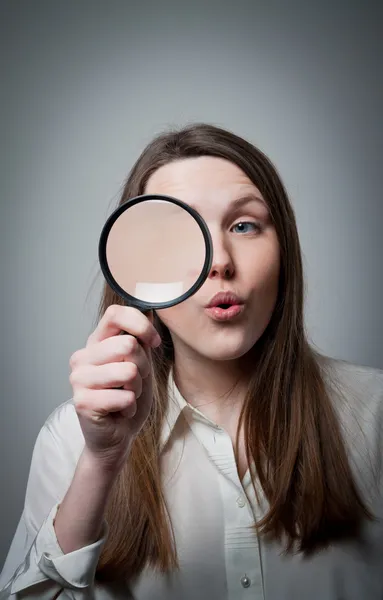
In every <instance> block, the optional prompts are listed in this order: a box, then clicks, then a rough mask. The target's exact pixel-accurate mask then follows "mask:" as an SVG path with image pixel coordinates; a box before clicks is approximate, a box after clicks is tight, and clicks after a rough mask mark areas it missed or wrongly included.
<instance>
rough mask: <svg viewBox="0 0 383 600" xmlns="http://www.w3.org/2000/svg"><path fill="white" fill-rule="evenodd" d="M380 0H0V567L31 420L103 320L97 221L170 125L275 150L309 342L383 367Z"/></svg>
mask: <svg viewBox="0 0 383 600" xmlns="http://www.w3.org/2000/svg"><path fill="white" fill-rule="evenodd" d="M379 5H380V6H381V5H382V3H379V2H367V3H366V2H362V1H360V2H358V3H356V2H339V1H335V4H333V2H332V1H331V0H326V1H322V2H320V3H318V2H307V0H306V1H303V0H302V1H301V2H296V1H290V2H286V1H284V2H283V1H281V2H274V1H270V0H268V1H267V2H266V1H264V2H260V1H253V2H243V1H240V0H237V1H236V2H234V1H232V2H227V1H222V0H221V1H219V2H211V1H206V2H202V1H201V2H196V1H195V0H194V1H193V2H188V3H186V2H182V1H180V0H178V1H177V2H176V1H174V2H172V3H171V2H169V1H167V0H162V1H161V2H158V1H155V2H147V1H145V0H144V1H140V2H137V3H136V2H135V3H133V2H128V1H106V0H105V2H97V1H93V2H91V1H88V0H81V1H69V0H67V1H61V2H57V1H53V0H49V1H48V0H47V1H46V2H44V1H38V0H34V1H21V0H18V1H17V2H13V1H11V0H9V1H6V2H1V5H0V6H1V9H0V11H1V14H0V22H1V31H0V43H1V48H0V60H1V80H0V81H1V112H0V116H1V141H2V143H1V177H0V187H1V190H0V192H1V193H0V198H1V221H0V223H1V225H0V227H1V231H0V234H1V235H0V243H1V251H2V252H1V256H2V260H1V284H2V285H1V342H2V344H1V347H2V355H1V407H2V411H1V425H0V427H1V431H0V438H1V448H0V450H1V456H2V460H1V476H0V486H1V494H0V502H1V506H0V515H1V527H0V535H1V538H0V566H1V565H2V563H3V559H4V558H5V554H6V552H7V550H8V547H9V544H10V541H11V537H12V535H13V532H14V530H15V528H16V524H17V521H18V519H19V516H20V513H21V510H22V504H23V497H24V491H25V485H26V479H27V474H28V470H29V463H30V457H31V452H32V448H33V444H34V441H35V438H36V435H37V433H38V430H39V428H40V427H41V425H42V424H43V422H44V420H45V418H46V417H47V416H48V414H49V413H50V412H51V410H52V409H53V408H54V407H55V406H57V405H58V404H60V403H61V402H63V401H65V400H66V399H68V398H69V397H70V395H71V389H70V385H69V381H68V374H69V367H68V360H69V357H70V355H71V354H72V353H73V352H74V351H75V350H76V349H78V348H80V347H83V346H84V344H85V342H86V338H87V336H88V335H89V333H90V332H91V331H92V328H93V323H94V320H95V307H96V305H97V302H98V299H99V293H100V284H101V281H102V279H101V276H98V263H97V243H98V237H99V233H100V231H101V228H102V225H103V223H104V221H105V219H106V217H107V215H108V214H109V213H110V211H111V210H112V208H113V207H114V206H115V204H116V202H117V198H118V194H119V191H120V188H121V184H122V182H123V180H124V178H125V177H126V175H127V172H128V170H129V169H130V167H131V165H132V163H133V161H134V160H135V159H136V157H137V156H138V153H139V152H140V151H141V150H142V148H143V146H144V144H146V143H147V142H148V141H149V140H150V139H151V137H152V136H153V134H155V133H157V132H159V131H161V130H162V129H163V128H164V127H167V126H168V125H184V124H186V123H188V122H191V121H196V120H202V121H208V122H212V123H215V124H217V125H222V126H224V127H228V128H230V129H232V130H234V131H236V132H237V133H239V134H241V135H243V136H245V137H247V138H248V139H249V140H251V141H252V142H254V143H255V144H257V145H259V146H260V147H261V149H263V150H264V151H265V152H266V153H267V154H268V155H269V156H270V157H271V159H272V160H273V161H274V162H275V164H276V165H277V167H278V168H279V171H280V173H281V175H282V178H283V179H284V181H285V184H286V186H287V189H288V191H289V193H290V195H291V199H292V202H293V205H294V207H295V210H296V215H297V220H298V227H299V231H300V236H301V242H302V248H303V252H304V258H305V267H306V273H307V289H308V292H307V310H306V320H307V327H308V331H309V334H310V337H311V339H312V341H313V342H314V343H315V344H316V345H317V346H318V347H319V348H320V349H321V350H323V351H324V352H326V353H327V354H330V355H332V356H337V357H340V358H343V359H346V360H349V361H352V362H357V363H361V364H367V365H371V366H375V367H379V368H383V342H382V339H383V319H382V316H381V308H382V306H383V288H382V269H381V260H382V255H383V242H382V217H383V203H382V197H381V171H382V166H381V160H382V155H383V152H382V150H383V148H382V145H383V144H382V142H383V135H382V120H381V110H382V106H383V98H382V95H383V94H382V79H383V69H382V68H381V65H382V9H381V8H379ZM95 278H96V279H95ZM93 282H94V283H93Z"/></svg>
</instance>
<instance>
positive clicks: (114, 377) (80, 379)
mask: <svg viewBox="0 0 383 600" xmlns="http://www.w3.org/2000/svg"><path fill="white" fill-rule="evenodd" d="M69 380H70V383H71V385H72V386H73V389H74V390H76V389H77V388H88V389H107V388H116V387H124V389H125V390H131V391H133V392H134V393H135V394H136V396H137V397H138V396H140V395H141V391H142V379H141V377H140V375H139V372H138V367H137V365H135V364H134V363H128V362H118V363H109V364H106V365H99V366H95V365H83V366H81V367H79V368H78V369H75V370H74V371H73V372H72V373H71V375H70V377H69Z"/></svg>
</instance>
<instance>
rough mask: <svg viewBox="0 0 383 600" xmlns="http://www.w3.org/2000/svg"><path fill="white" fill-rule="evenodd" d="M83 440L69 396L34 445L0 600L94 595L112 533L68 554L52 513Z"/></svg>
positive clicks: (104, 529) (78, 599)
mask: <svg viewBox="0 0 383 600" xmlns="http://www.w3.org/2000/svg"><path fill="white" fill-rule="evenodd" d="M83 446H84V439H83V436H82V432H81V428H80V425H79V422H78V419H77V415H76V413H75V409H74V406H73V404H72V403H71V402H67V403H64V404H62V405H61V406H60V407H58V409H56V410H55V411H54V412H53V413H52V414H51V415H50V417H48V419H47V421H46V422H45V424H44V425H43V427H42V428H41V430H40V432H39V434H38V436H37V439H36V443H35V446H34V449H33V454H32V460H31V466H30V471H29V477H28V483H27V490H26V495H25V503H24V509H23V512H22V515H21V518H20V521H19V524H18V527H17V529H16V532H15V535H14V537H13V540H12V543H11V546H10V549H9V552H8V555H7V558H6V561H5V564H4V568H3V571H2V573H1V575H0V600H8V599H9V600H16V599H23V598H25V599H35V598H36V599H37V598H38V599H39V600H54V599H56V598H59V599H60V600H61V599H64V598H71V599H72V600H85V599H90V598H92V597H93V586H94V576H95V572H96V567H97V563H98V560H99V557H100V554H101V550H102V547H103V545H104V543H105V541H106V538H107V535H108V526H107V523H106V522H105V521H104V522H103V526H102V531H101V535H100V538H99V539H98V540H97V541H96V542H94V543H93V544H91V545H89V546H85V547H83V548H80V549H78V550H75V551H74V552H70V553H67V554H64V553H63V552H62V550H61V548H60V546H59V544H58V541H57V538H56V535H55V530H54V525H53V524H54V519H55V516H56V513H57V510H58V507H59V504H60V501H61V500H62V499H63V497H64V496H65V494H66V492H67V489H68V487H69V485H70V483H71V480H72V478H73V474H74V471H75V468H76V464H77V461H78V459H79V456H80V454H81V452H82V449H83Z"/></svg>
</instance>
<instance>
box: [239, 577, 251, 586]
mask: <svg viewBox="0 0 383 600" xmlns="http://www.w3.org/2000/svg"><path fill="white" fill-rule="evenodd" d="M241 584H242V587H244V588H248V587H250V585H251V581H250V579H249V578H248V577H247V575H244V576H243V577H242V579H241Z"/></svg>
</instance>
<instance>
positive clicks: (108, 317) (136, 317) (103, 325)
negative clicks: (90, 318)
mask: <svg viewBox="0 0 383 600" xmlns="http://www.w3.org/2000/svg"><path fill="white" fill-rule="evenodd" d="M121 331H126V332H127V333H129V334H130V335H133V336H134V337H136V338H138V339H139V340H140V341H141V342H142V343H144V344H147V345H148V346H153V347H154V348H155V347H157V346H159V345H160V343H161V338H160V336H159V334H158V332H157V330H156V328H155V327H154V325H153V324H152V323H151V322H150V319H148V317H146V316H145V315H144V314H142V313H141V312H140V311H139V310H137V309H136V308H132V307H129V306H120V305H118V304H113V305H111V306H109V307H108V308H107V309H106V311H105V313H104V315H103V317H102V319H101V320H100V322H99V323H98V325H97V327H96V329H95V330H94V332H93V333H92V334H91V335H90V336H89V338H88V342H87V346H88V345H91V344H95V343H96V342H101V341H102V340H105V339H106V338H108V337H112V336H114V335H118V334H119V333H120V332H121Z"/></svg>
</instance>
